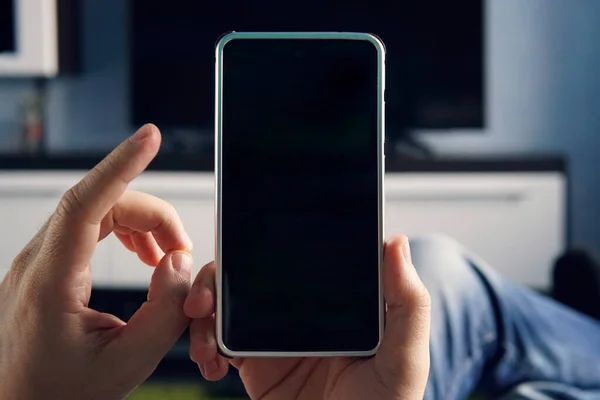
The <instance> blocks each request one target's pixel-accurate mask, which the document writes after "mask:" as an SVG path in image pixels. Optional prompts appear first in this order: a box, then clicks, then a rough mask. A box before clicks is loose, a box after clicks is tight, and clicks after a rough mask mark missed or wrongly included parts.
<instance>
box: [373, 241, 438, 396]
mask: <svg viewBox="0 0 600 400" xmlns="http://www.w3.org/2000/svg"><path fill="white" fill-rule="evenodd" d="M383 278H384V283H383V289H384V296H385V301H386V303H387V306H388V311H387V314H386V327H385V333H384V337H383V341H382V343H381V347H380V349H379V351H378V352H377V356H376V357H375V366H376V369H377V371H378V373H379V374H380V376H381V379H384V380H385V382H386V383H387V385H388V386H389V387H394V385H395V384H397V383H399V382H421V383H422V385H421V386H422V389H423V390H424V388H425V384H426V382H427V376H428V371H429V329H430V327H429V324H430V307H431V301H430V298H429V294H428V292H427V289H426V288H425V286H424V285H423V283H422V282H421V280H420V279H419V277H418V275H417V272H416V270H415V268H414V267H413V265H412V261H411V258H410V247H409V243H408V239H407V238H406V236H394V237H393V238H391V239H390V240H389V241H388V242H387V243H386V246H385V251H384V271H383ZM411 387H418V385H414V386H411ZM417 396H418V394H417ZM421 396H422V394H421Z"/></svg>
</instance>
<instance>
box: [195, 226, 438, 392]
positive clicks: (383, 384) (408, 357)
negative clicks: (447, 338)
mask: <svg viewBox="0 0 600 400" xmlns="http://www.w3.org/2000/svg"><path fill="white" fill-rule="evenodd" d="M383 278H384V285H383V286H384V295H385V301H386V304H387V313H386V314H387V318H386V327H385V333H384V337H383V341H382V343H381V346H380V347H379V349H378V351H377V354H376V355H375V357H371V358H354V357H323V358H307V357H302V358H300V357H298V358H242V359H238V358H236V359H226V358H224V357H223V356H221V355H219V354H218V353H217V343H216V338H215V315H214V312H215V304H216V296H215V267H214V263H210V264H207V265H205V266H204V267H203V268H202V269H201V270H200V272H199V273H198V275H197V277H196V279H195V282H194V284H193V288H192V291H191V292H190V295H189V296H188V298H187V300H186V302H185V305H184V311H185V313H186V314H187V315H188V317H190V318H192V322H191V325H190V339H191V344H190V356H191V358H192V360H194V361H195V362H196V363H198V366H199V368H200V371H201V373H202V375H203V376H204V377H205V378H206V379H208V380H219V379H221V378H223V377H224V376H225V374H226V373H227V370H228V368H229V364H231V365H233V366H234V367H235V368H237V369H239V372H240V376H241V378H242V380H243V382H244V385H245V387H246V390H247V391H248V395H249V396H250V398H252V399H255V398H260V399H278V400H287V399H328V400H354V399H356V400H359V399H361V400H362V399H369V400H380V399H381V400H383V399H422V398H423V393H424V391H425V386H426V383H427V378H428V372H429V323H430V300H429V295H428V293H427V290H426V289H425V287H424V286H423V284H422V283H421V281H420V280H419V277H418V276H417V272H416V270H415V268H414V267H413V265H412V264H411V260H410V249H409V244H408V240H407V238H406V237H404V236H395V237H393V238H391V239H390V240H388V241H387V243H386V246H385V250H384V268H383ZM240 334H243V332H241V333H240Z"/></svg>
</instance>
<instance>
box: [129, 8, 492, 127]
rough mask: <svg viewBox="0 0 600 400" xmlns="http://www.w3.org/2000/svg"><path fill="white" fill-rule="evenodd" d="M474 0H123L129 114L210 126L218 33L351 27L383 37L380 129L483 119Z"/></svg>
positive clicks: (472, 123)
mask: <svg viewBox="0 0 600 400" xmlns="http://www.w3.org/2000/svg"><path fill="white" fill-rule="evenodd" d="M483 1H484V0H461V1H448V0H419V1H416V0H415V1H408V2H398V1H396V2H393V1H391V0H385V1H378V0H374V1H365V0H362V1H347V0H344V1H342V0H326V1H323V0H321V1H318V0H312V1H302V2H282V1H274V0H260V1H253V2H250V1H233V2H223V1H208V2H205V1H197V0H171V1H169V2H164V1H159V0H132V10H131V16H132V21H131V22H132V26H131V29H132V31H131V39H132V55H133V56H132V62H131V82H132V101H131V107H132V122H133V123H134V124H136V125H139V124H142V123H145V122H149V121H151V122H154V123H156V124H158V125H159V126H160V127H162V128H163V129H176V128H181V129H206V130H209V131H210V130H212V128H213V126H214V46H215V41H216V40H217V39H218V37H219V36H220V35H221V34H223V33H225V32H228V31H280V32H281V31H354V32H372V33H375V34H377V35H378V36H379V37H380V38H381V39H382V40H383V41H384V43H385V45H386V50H387V59H386V124H387V135H388V136H394V135H396V134H401V133H402V132H405V131H408V130H413V129H450V128H479V127H483V125H484V74H483V71H484V61H483V29H484V26H483V25H484V21H483V19H484V18H483V17H484V12H483ZM257 56H259V55H257ZM265 84H266V85H268V84H276V83H275V82H272V83H270V82H265Z"/></svg>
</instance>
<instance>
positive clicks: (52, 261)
mask: <svg viewBox="0 0 600 400" xmlns="http://www.w3.org/2000/svg"><path fill="white" fill-rule="evenodd" d="M159 146H160V133H159V131H158V129H157V128H156V127H155V126H154V125H150V124H148V125H145V126H143V127H142V128H140V129H139V130H138V131H137V132H136V133H135V134H134V135H133V136H132V137H131V138H129V139H127V140H125V141H124V142H122V143H121V144H120V145H119V146H118V147H117V148H116V149H115V150H114V151H113V152H112V153H110V154H109V155H108V156H107V157H106V158H105V159H104V160H102V161H101V162H100V163H99V164H98V165H96V167H94V168H93V169H92V170H91V171H90V172H89V173H88V174H87V175H86V176H85V177H84V178H83V179H82V180H81V181H80V182H79V183H77V184H76V185H75V186H73V187H72V188H71V189H69V190H68V191H67V192H66V193H65V194H64V195H63V197H62V199H61V201H60V203H59V205H58V207H57V208H56V211H55V213H54V215H53V217H52V220H51V222H50V225H49V226H48V231H47V234H46V235H45V238H44V243H43V245H42V249H41V250H40V251H41V252H43V253H44V256H45V258H46V262H44V263H43V266H44V267H46V269H48V267H50V268H49V270H48V271H46V276H50V277H55V278H57V279H59V282H60V285H59V286H62V285H69V284H71V283H72V282H70V280H69V279H68V278H69V277H75V276H78V275H80V273H81V272H82V271H85V270H86V269H87V268H88V265H89V262H90V259H91V258H92V254H93V252H94V249H95V247H96V243H97V240H98V237H99V233H100V223H101V221H102V220H103V218H104V217H105V216H106V215H107V213H108V212H109V211H110V209H111V208H112V207H113V206H114V205H115V203H116V202H117V201H118V200H119V198H121V196H122V195H123V193H124V192H125V189H126V188H127V185H128V184H129V182H131V181H132V180H133V179H134V178H135V177H137V176H138V175H139V174H140V173H141V172H142V171H143V170H144V169H145V168H146V167H147V166H148V164H149V163H150V161H152V159H153V158H154V156H155V155H156V153H157V151H158V148H159Z"/></svg>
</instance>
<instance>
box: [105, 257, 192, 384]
mask: <svg viewBox="0 0 600 400" xmlns="http://www.w3.org/2000/svg"><path fill="white" fill-rule="evenodd" d="M192 264H193V261H192V257H191V255H190V254H189V253H187V252H184V251H175V252H172V253H169V254H166V255H165V256H164V257H163V258H162V260H161V261H160V263H159V264H158V266H157V267H156V268H155V271H154V273H153V274H152V280H151V282H150V290H149V291H148V300H147V301H146V302H145V303H144V304H143V305H142V306H141V307H140V309H139V310H138V311H137V312H136V313H135V314H134V315H133V316H132V317H131V318H130V320H129V321H128V322H127V325H126V326H125V327H124V328H123V331H122V332H121V335H119V337H118V339H117V341H116V343H114V344H115V345H116V347H117V348H116V349H115V353H114V354H118V355H119V356H118V357H119V358H121V359H122V360H123V361H124V362H125V364H126V365H124V366H125V367H126V368H128V369H129V371H131V372H132V373H134V374H135V375H138V374H143V375H141V376H139V378H140V379H142V380H143V379H146V378H147V377H148V376H149V375H150V374H151V373H152V372H153V371H154V369H155V368H156V366H157V365H158V363H159V362H160V360H161V359H162V358H163V357H164V356H165V354H166V353H167V352H168V351H169V350H170V349H171V347H173V345H174V344H175V342H176V341H177V340H178V339H179V337H180V336H181V335H182V333H183V332H184V331H185V329H186V328H187V326H188V324H189V318H187V317H186V316H185V314H184V312H183V303H184V302H185V299H186V297H187V295H188V294H189V291H190V286H191V278H192Z"/></svg>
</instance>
